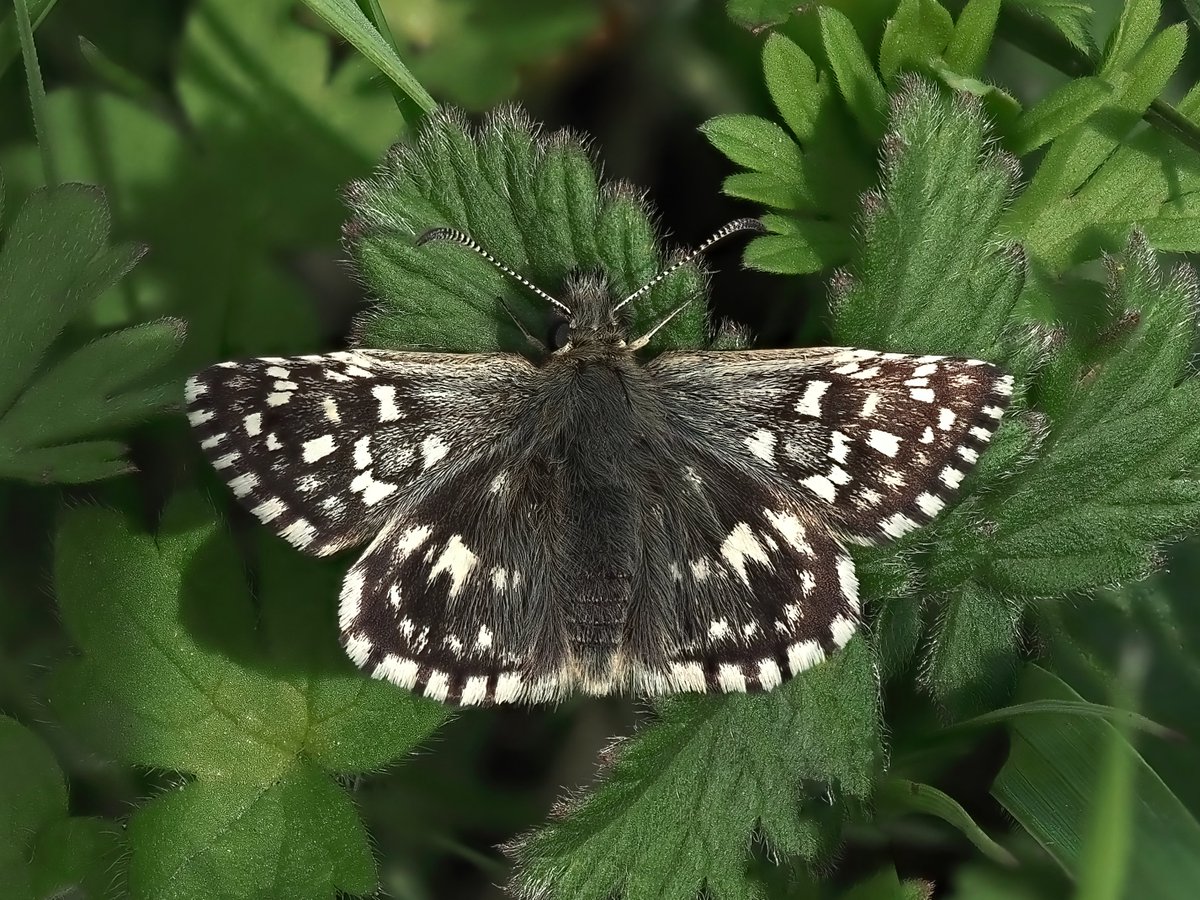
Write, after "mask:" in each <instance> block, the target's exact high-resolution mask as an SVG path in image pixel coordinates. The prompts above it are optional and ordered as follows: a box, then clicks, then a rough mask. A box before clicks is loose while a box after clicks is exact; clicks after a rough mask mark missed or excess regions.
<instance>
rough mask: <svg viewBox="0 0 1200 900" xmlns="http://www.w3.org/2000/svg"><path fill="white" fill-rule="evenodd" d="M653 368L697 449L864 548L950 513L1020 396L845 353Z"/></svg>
mask: <svg viewBox="0 0 1200 900" xmlns="http://www.w3.org/2000/svg"><path fill="white" fill-rule="evenodd" d="M647 368H648V369H649V370H650V371H651V372H653V373H654V374H655V376H656V378H657V381H658V384H659V385H660V388H661V391H662V393H663V396H664V398H665V399H664V403H663V405H664V408H666V409H669V410H674V411H677V416H676V422H677V424H678V429H679V433H680V434H681V435H684V436H686V438H687V439H688V440H689V442H690V443H691V445H692V446H693V447H695V448H700V449H702V448H705V447H708V448H713V449H714V452H719V453H722V454H724V455H726V456H727V457H728V458H729V459H731V460H732V461H734V462H735V464H736V465H739V466H741V467H743V468H745V469H747V470H749V471H752V472H755V473H757V474H758V477H761V478H763V479H767V480H780V479H782V480H786V481H787V482H789V483H790V484H793V485H798V486H800V487H801V488H802V492H803V497H804V501H805V505H806V506H808V507H809V509H810V510H811V511H812V514H813V515H814V516H816V517H818V518H820V519H822V520H824V521H826V522H828V523H830V525H831V527H833V528H834V529H835V530H837V531H838V532H839V533H840V534H841V535H842V536H844V537H845V538H847V539H849V540H851V541H854V542H857V543H877V542H880V541H887V540H891V539H894V538H898V537H901V536H902V535H904V534H906V533H907V532H909V531H911V530H913V529H914V528H916V527H918V526H920V525H923V524H925V523H926V522H928V521H929V520H931V519H932V518H933V517H934V516H936V515H937V514H938V513H939V512H940V511H941V510H942V509H943V508H944V507H945V506H946V504H947V503H948V502H949V501H950V499H951V498H952V497H953V496H954V495H955V494H956V493H957V491H958V488H959V486H960V484H961V483H962V481H963V479H964V477H965V476H966V475H967V474H968V473H969V472H970V471H971V469H972V468H974V466H975V463H976V462H977V461H978V459H979V455H980V453H982V451H983V450H984V448H985V447H986V446H987V444H988V442H989V441H990V440H991V437H992V435H993V434H994V433H995V431H996V428H997V427H998V426H999V424H1000V418H1001V416H1002V415H1003V413H1004V409H1005V407H1006V406H1007V405H1008V402H1009V399H1010V397H1011V394H1012V384H1013V382H1012V378H1011V376H1008V375H1004V374H1002V373H1001V372H1000V371H999V370H998V369H997V368H996V367H995V366H993V365H991V364H990V363H986V362H982V361H980V360H972V359H958V358H954V357H943V356H912V355H907V354H902V353H878V352H875V351H872V350H854V349H846V348H819V349H805V350H763V351H747V352H732V353H718V352H700V353H667V354H663V355H662V356H660V357H658V358H657V359H655V360H653V361H652V362H651V363H649V364H648V367H647Z"/></svg>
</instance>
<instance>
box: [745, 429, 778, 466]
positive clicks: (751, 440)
mask: <svg viewBox="0 0 1200 900" xmlns="http://www.w3.org/2000/svg"><path fill="white" fill-rule="evenodd" d="M746 446H747V447H749V448H750V452H751V453H753V454H754V455H755V456H757V457H758V458H759V459H761V460H762V461H763V462H765V463H767V464H768V465H769V464H771V463H773V462H775V435H774V434H772V433H771V432H769V431H767V430H766V429H765V428H760V429H759V430H758V431H756V432H755V433H754V436H753V437H748V438H746Z"/></svg>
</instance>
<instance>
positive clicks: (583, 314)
mask: <svg viewBox="0 0 1200 900" xmlns="http://www.w3.org/2000/svg"><path fill="white" fill-rule="evenodd" d="M564 297H565V298H566V299H565V300H564V301H563V305H564V306H566V307H567V308H568V309H569V310H570V312H569V313H562V311H561V310H557V311H558V312H559V313H560V315H559V316H558V317H557V319H556V321H555V322H554V324H553V326H552V328H551V332H550V349H551V350H552V351H554V352H555V353H561V352H565V351H568V350H589V349H594V350H600V351H607V350H620V349H624V347H625V345H626V330H625V328H626V323H625V321H624V319H623V317H622V316H621V313H620V312H619V311H618V309H617V303H616V301H615V300H614V299H613V296H612V293H611V291H610V289H609V286H608V281H607V279H605V278H604V276H602V275H578V276H574V277H572V278H571V279H570V280H568V281H567V284H566V290H565V292H564Z"/></svg>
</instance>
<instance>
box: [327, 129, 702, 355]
mask: <svg viewBox="0 0 1200 900" xmlns="http://www.w3.org/2000/svg"><path fill="white" fill-rule="evenodd" d="M347 198H348V201H349V203H350V206H351V209H352V214H353V217H352V218H351V220H350V222H349V223H348V224H347V226H346V232H347V236H348V238H349V243H350V249H351V252H352V253H353V255H354V260H355V262H356V263H357V264H358V269H359V272H360V273H361V274H362V277H363V278H364V279H365V280H366V282H367V283H368V285H369V286H370V289H371V291H372V293H373V295H374V296H376V297H379V298H380V302H379V304H378V306H377V308H376V309H375V310H374V311H373V312H372V313H371V314H370V315H369V316H367V317H366V318H365V319H364V320H362V321H361V322H360V323H359V327H358V329H357V331H358V335H357V336H358V340H359V342H360V343H362V344H363V345H365V346H369V347H392V348H397V349H411V348H416V347H437V348H440V349H443V350H456V351H470V350H495V349H499V348H505V349H520V348H522V347H523V346H524V340H523V338H522V337H521V334H520V331H519V330H518V329H517V326H516V325H515V324H514V323H513V322H512V320H511V319H509V318H508V315H507V314H506V313H505V312H504V310H505V307H507V308H508V309H509V310H511V311H512V312H513V313H514V314H516V315H519V317H520V319H521V321H522V322H523V323H524V326H525V328H527V329H528V330H529V331H530V332H531V333H532V334H534V335H535V336H541V335H544V334H546V331H547V328H548V322H549V313H550V310H548V309H546V303H545V301H543V300H540V299H539V298H537V297H535V296H533V295H532V294H531V293H530V292H529V291H528V290H526V289H525V288H523V287H521V286H520V285H517V284H514V283H513V282H512V281H511V280H510V279H508V278H507V277H506V276H504V275H503V274H501V273H500V272H499V271H497V269H496V268H495V267H494V266H492V265H491V264H490V263H489V262H487V261H486V260H484V259H482V258H481V257H479V256H477V255H476V254H474V253H471V252H469V251H467V250H465V249H464V248H462V247H460V246H457V245H455V244H444V245H439V244H436V243H434V244H428V245H424V246H422V247H417V246H416V245H415V238H416V237H418V236H420V235H421V234H422V233H423V232H424V231H426V230H427V229H429V228H432V227H434V226H437V225H452V226H455V227H457V228H461V229H464V230H465V231H467V232H468V233H469V234H470V235H471V236H472V237H473V238H475V240H477V241H478V242H479V243H480V244H482V245H483V246H484V247H486V248H487V249H488V251H489V252H490V253H491V254H492V255H493V256H495V257H496V258H498V259H500V260H502V261H503V262H504V263H505V264H506V265H509V266H511V267H513V268H515V269H516V270H517V271H519V272H524V273H526V275H527V277H528V278H530V279H531V280H532V281H533V282H534V283H535V284H537V285H538V286H540V287H541V288H542V289H543V290H546V291H548V292H549V293H551V294H552V295H553V294H555V293H561V290H560V289H561V287H562V286H563V283H564V279H565V277H566V276H567V274H568V273H570V272H572V271H573V270H582V271H585V272H586V271H599V272H601V273H603V274H604V276H605V277H606V278H607V279H608V283H609V285H610V287H611V289H612V290H613V292H614V293H616V294H618V295H621V296H624V295H626V294H629V293H631V292H633V291H634V290H636V289H637V288H639V287H641V286H642V285H643V284H645V283H646V282H648V281H649V280H650V279H651V278H652V277H653V276H654V275H655V274H656V273H657V272H659V271H660V270H661V269H662V268H663V266H664V264H665V259H664V257H663V256H662V255H661V254H660V251H659V249H658V247H657V244H656V241H655V235H654V229H653V226H652V224H651V221H650V215H649V212H648V210H647V208H646V206H645V204H644V203H643V202H642V201H641V199H640V198H639V197H638V196H637V194H636V193H634V191H633V190H632V189H631V188H629V187H628V186H625V185H620V184H618V185H606V186H601V184H600V181H599V179H598V177H597V174H596V170H595V166H594V164H593V162H592V158H591V156H590V155H589V154H588V152H587V150H586V148H585V147H584V146H583V144H582V142H581V141H580V139H579V138H578V137H577V136H574V135H572V134H570V133H567V132H558V133H555V134H551V135H542V134H540V133H539V132H538V129H537V128H536V127H535V126H534V125H533V124H532V123H531V122H530V121H529V120H528V119H526V118H525V117H524V116H523V115H522V114H520V113H518V112H516V111H515V110H506V111H502V112H500V113H497V114H495V115H493V116H491V117H489V119H488V120H487V121H486V122H485V123H484V125H483V126H482V127H481V128H480V129H479V130H477V131H475V130H472V129H470V128H469V127H468V126H467V125H466V123H465V121H464V120H463V119H461V118H460V117H458V116H457V115H455V114H452V113H443V114H439V115H438V116H435V117H434V118H433V119H432V120H431V121H430V122H428V123H427V124H426V126H425V127H424V128H423V129H422V130H421V132H420V134H418V135H417V137H416V140H415V141H413V142H412V143H411V144H407V145H398V146H397V147H395V148H393V150H392V152H391V154H390V155H389V156H388V159H387V162H386V163H385V165H384V167H383V170H382V171H381V172H380V173H379V174H378V175H377V176H376V177H375V178H373V179H371V180H368V181H359V182H356V183H354V184H352V185H350V187H349V188H348V189H347ZM700 287H701V281H700V273H699V270H698V269H697V268H696V267H695V266H687V267H684V268H682V269H680V270H679V271H677V272H676V273H675V274H674V275H672V276H671V277H670V278H668V279H666V280H665V281H663V282H661V283H660V284H658V285H657V286H655V287H654V288H653V290H651V291H650V293H649V295H648V296H646V297H645V298H643V299H642V300H640V301H639V302H638V303H637V304H636V306H635V307H634V309H633V316H634V325H633V327H634V329H635V330H637V329H639V328H641V329H643V330H649V328H650V326H651V325H653V324H654V323H655V322H657V321H658V320H659V319H661V318H662V317H663V315H664V314H665V313H667V312H669V311H670V310H672V309H674V308H676V307H677V306H679V305H680V304H682V303H684V302H686V301H687V300H688V299H689V298H691V297H694V296H696V295H697V294H698V293H699V292H700ZM706 326H707V313H706V311H705V309H704V308H703V305H702V304H699V303H693V304H692V305H691V306H690V307H689V308H688V310H687V311H686V312H684V313H682V314H681V315H679V316H676V317H675V319H673V320H672V322H671V324H670V325H668V326H667V327H665V328H664V329H663V330H662V331H660V332H659V333H658V334H657V335H656V336H655V338H654V341H653V342H652V346H657V347H659V348H662V347H669V346H698V345H699V344H701V343H703V342H704V341H705V340H706V339H707V327H706Z"/></svg>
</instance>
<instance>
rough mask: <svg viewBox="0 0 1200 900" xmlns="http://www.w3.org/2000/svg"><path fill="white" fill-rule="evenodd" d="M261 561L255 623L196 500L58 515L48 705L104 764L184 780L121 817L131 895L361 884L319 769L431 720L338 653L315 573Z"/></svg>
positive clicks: (352, 826) (221, 537) (361, 888)
mask: <svg viewBox="0 0 1200 900" xmlns="http://www.w3.org/2000/svg"><path fill="white" fill-rule="evenodd" d="M274 552H278V553H282V552H283V551H278V550H277V551H274ZM270 556H271V551H268V556H267V560H266V564H265V566H264V570H263V573H264V577H263V580H262V583H261V586H260V602H261V605H262V610H263V612H262V615H263V624H262V626H261V627H260V628H258V629H256V627H255V624H254V612H253V610H252V608H251V606H250V602H249V599H250V598H249V594H248V589H247V587H246V582H245V576H244V573H243V570H242V566H241V563H240V561H239V559H238V556H237V554H236V552H235V550H234V548H233V546H232V544H231V542H230V540H229V538H228V536H227V535H225V534H224V533H223V532H222V531H221V530H220V528H219V527H218V526H217V525H216V523H215V522H214V521H213V518H212V515H211V513H210V512H209V510H208V509H207V508H206V506H205V505H204V504H203V502H202V501H200V500H199V499H198V498H196V497H194V496H182V497H180V498H177V499H176V500H174V501H172V503H171V504H170V506H169V507H168V509H167V512H166V515H165V518H164V520H163V523H162V526H161V528H160V530H159V532H158V534H157V535H151V534H147V533H145V532H143V531H141V530H140V529H138V528H137V527H135V526H134V525H132V524H131V523H130V522H129V521H128V520H126V519H124V518H122V517H121V516H120V515H119V514H117V513H113V512H108V511H104V510H99V509H92V508H79V509H74V510H70V511H68V512H67V513H65V514H64V518H63V522H62V527H61V530H60V535H59V540H58V547H57V554H56V574H55V578H56V586H57V593H58V598H59V606H60V609H61V611H62V615H63V620H64V623H65V624H66V626H67V629H68V631H69V632H70V633H71V635H72V637H73V638H74V639H75V641H76V642H77V644H78V645H79V647H80V649H81V650H82V651H83V657H82V659H81V660H79V661H78V662H77V663H76V664H74V665H71V666H66V667H62V668H61V669H60V671H59V673H58V676H57V679H56V684H55V686H54V688H55V689H54V691H53V697H54V706H55V709H56V711H57V712H58V713H59V715H61V716H62V717H63V718H64V719H66V720H67V721H68V722H70V723H71V724H72V726H73V727H75V728H78V729H81V730H82V732H83V733H84V734H87V735H89V736H90V738H91V739H92V740H93V741H94V742H95V743H96V744H97V745H98V746H100V747H102V748H103V749H104V750H105V751H106V752H108V753H111V754H112V755H114V756H116V757H117V758H118V759H121V760H122V761H124V762H127V763H132V764H136V765H142V766H152V767H155V768H160V769H166V770H170V771H175V772H180V773H185V774H186V775H187V776H188V780H187V781H186V782H185V783H184V784H183V785H182V786H180V787H179V788H177V789H175V790H172V791H169V792H168V793H167V794H165V795H164V796H162V797H159V798H157V799H155V800H152V801H151V802H149V803H147V804H145V805H144V806H142V807H140V808H139V809H138V810H137V811H136V812H135V813H134V815H133V818H132V820H131V822H130V826H129V834H130V845H131V850H132V855H131V860H130V891H131V893H132V895H133V896H134V897H135V898H137V897H154V898H156V900H157V898H172V897H178V898H196V900H202V898H206V897H214V898H216V897H227V896H231V895H233V896H248V895H256V894H261V895H267V896H288V897H296V898H307V897H329V898H332V897H333V896H334V892H335V890H341V891H345V892H347V893H352V894H359V895H361V894H368V893H371V892H372V891H374V890H375V889H376V887H377V885H376V875H375V868H374V862H373V860H372V858H371V853H370V849H369V847H368V844H367V841H366V833H365V831H364V829H363V827H362V824H361V822H360V821H359V820H358V817H357V814H356V813H355V810H354V806H353V803H352V802H351V800H350V798H349V797H348V796H347V795H346V793H345V791H344V789H343V788H341V787H339V786H337V785H335V784H334V783H333V782H332V781H331V780H330V778H329V775H331V774H336V773H340V772H361V771H368V770H371V769H375V768H378V767H379V766H381V765H384V764H386V763H388V762H389V761H391V760H393V759H395V758H396V757H398V756H401V755H403V754H405V753H407V752H410V751H411V750H412V748H413V747H414V746H415V745H416V744H417V743H418V742H419V741H421V740H423V739H425V738H426V737H427V736H428V735H429V733H430V732H431V731H432V730H433V729H434V728H435V727H436V726H437V725H438V724H439V723H440V722H441V721H443V719H444V718H445V715H446V713H445V710H444V708H442V707H439V706H436V705H434V704H430V703H425V702H422V701H419V700H417V699H415V698H413V697H412V695H411V694H408V693H407V692H403V691H399V690H396V689H394V688H392V687H390V686H389V685H386V684H383V683H382V682H375V681H370V680H367V679H363V678H361V677H359V676H358V675H357V674H356V673H355V672H354V671H353V669H352V667H351V666H350V664H349V662H348V661H346V660H345V659H344V658H341V653H340V650H339V649H338V648H337V646H336V641H335V639H334V635H335V634H336V627H335V623H334V621H333V615H334V614H333V610H332V607H331V606H330V605H329V603H328V598H329V597H330V596H333V594H334V593H335V592H336V590H335V581H336V575H337V573H336V572H335V571H334V570H333V569H332V568H331V567H329V566H327V565H322V564H320V563H318V562H316V561H311V560H297V559H294V558H292V557H290V556H289V557H288V558H287V560H286V562H284V563H283V564H282V565H281V560H271V558H270ZM317 635H320V639H317V637H316V636H317ZM300 648H303V649H304V650H305V651H306V652H305V653H304V655H303V657H301V656H300V655H299V653H300Z"/></svg>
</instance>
